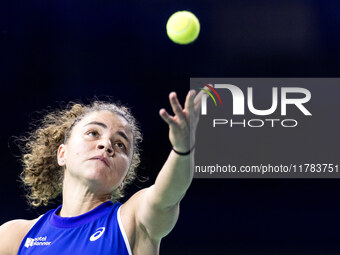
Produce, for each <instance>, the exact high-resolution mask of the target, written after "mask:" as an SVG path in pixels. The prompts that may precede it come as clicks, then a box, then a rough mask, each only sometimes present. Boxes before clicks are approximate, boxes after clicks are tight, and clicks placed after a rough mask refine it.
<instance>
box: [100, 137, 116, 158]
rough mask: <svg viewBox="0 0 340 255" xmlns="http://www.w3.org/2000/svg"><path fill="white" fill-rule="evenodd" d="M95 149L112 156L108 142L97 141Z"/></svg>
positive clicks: (109, 142)
mask: <svg viewBox="0 0 340 255" xmlns="http://www.w3.org/2000/svg"><path fill="white" fill-rule="evenodd" d="M97 149H99V150H101V151H103V150H104V151H105V152H107V154H108V155H109V156H113V153H114V151H113V149H112V145H111V141H110V140H101V141H99V143H98V144H97Z"/></svg>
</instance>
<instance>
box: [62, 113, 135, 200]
mask: <svg viewBox="0 0 340 255" xmlns="http://www.w3.org/2000/svg"><path fill="white" fill-rule="evenodd" d="M132 154H133V135H132V131H131V127H130V125H129V123H128V122H127V121H126V119H124V118H123V117H122V116H120V115H117V114H114V113H112V112H110V111H98V112H92V113H89V114H88V115H87V116H85V117H84V118H83V119H82V120H81V121H79V122H78V123H77V124H76V125H75V126H74V127H73V130H72V132H71V136H70V138H69V140H68V141H67V143H66V144H65V145H61V146H60V147H59V149H58V163H59V164H60V165H62V166H66V173H65V178H68V175H70V177H73V179H76V180H79V182H81V183H83V184H85V185H89V188H95V189H96V190H97V191H100V192H103V193H104V194H106V193H110V192H111V191H112V190H114V189H116V188H117V187H118V186H119V184H120V183H121V182H122V181H123V179H124V177H125V176H126V174H127V171H128V169H129V167H130V164H131V160H132Z"/></svg>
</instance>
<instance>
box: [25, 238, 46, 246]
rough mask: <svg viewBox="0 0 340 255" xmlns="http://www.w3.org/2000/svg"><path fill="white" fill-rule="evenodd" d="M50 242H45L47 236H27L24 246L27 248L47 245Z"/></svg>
mask: <svg viewBox="0 0 340 255" xmlns="http://www.w3.org/2000/svg"><path fill="white" fill-rule="evenodd" d="M51 243H52V242H47V236H44V237H42V236H40V237H36V238H29V237H27V239H26V242H25V247H26V248H29V247H32V246H47V245H51Z"/></svg>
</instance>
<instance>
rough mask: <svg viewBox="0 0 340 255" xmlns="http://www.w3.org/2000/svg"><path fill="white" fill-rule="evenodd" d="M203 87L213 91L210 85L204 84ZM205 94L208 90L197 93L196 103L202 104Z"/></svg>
mask: <svg viewBox="0 0 340 255" xmlns="http://www.w3.org/2000/svg"><path fill="white" fill-rule="evenodd" d="M208 85H210V84H208ZM210 86H211V85H210ZM203 89H205V90H207V91H211V89H210V88H209V87H208V86H204V87H203ZM204 94H206V92H205V91H204V90H200V92H199V93H198V94H197V96H196V98H195V105H197V104H201V100H202V96H203V95H204Z"/></svg>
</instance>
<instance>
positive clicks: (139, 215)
mask: <svg viewBox="0 0 340 255" xmlns="http://www.w3.org/2000/svg"><path fill="white" fill-rule="evenodd" d="M153 188H154V185H152V186H151V187H149V188H146V189H143V190H141V191H139V192H137V193H136V194H135V195H133V196H132V197H131V198H130V199H129V201H128V202H127V203H126V206H128V207H130V208H131V209H132V210H133V211H134V217H135V224H136V228H137V229H136V232H137V233H138V231H141V232H142V233H144V234H146V235H148V237H149V238H150V239H152V240H154V241H160V239H161V238H162V237H164V236H166V235H168V234H169V233H170V231H171V230H172V229H173V228H174V226H175V224H176V222H177V219H178V216H179V202H178V203H177V204H175V205H173V206H171V207H167V208H161V207H159V206H158V203H157V199H156V198H155V197H156V196H155V194H154V190H153ZM128 210H129V209H128Z"/></svg>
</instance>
